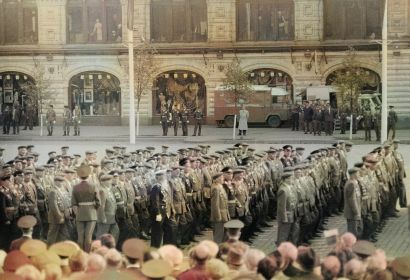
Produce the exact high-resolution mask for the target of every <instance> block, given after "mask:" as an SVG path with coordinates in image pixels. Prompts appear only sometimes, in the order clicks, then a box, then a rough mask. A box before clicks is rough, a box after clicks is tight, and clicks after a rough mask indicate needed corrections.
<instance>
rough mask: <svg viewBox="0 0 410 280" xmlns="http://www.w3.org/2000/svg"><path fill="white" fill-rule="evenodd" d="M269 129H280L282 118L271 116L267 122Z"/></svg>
mask: <svg viewBox="0 0 410 280" xmlns="http://www.w3.org/2000/svg"><path fill="white" fill-rule="evenodd" d="M266 123H267V124H268V126H269V127H274V128H276V127H279V126H280V124H281V121H280V118H279V117H278V116H269V118H268V120H267V121H266Z"/></svg>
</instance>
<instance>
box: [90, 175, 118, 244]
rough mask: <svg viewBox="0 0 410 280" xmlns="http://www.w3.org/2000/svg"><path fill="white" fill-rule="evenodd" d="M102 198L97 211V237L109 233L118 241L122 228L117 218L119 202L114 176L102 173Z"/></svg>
mask: <svg viewBox="0 0 410 280" xmlns="http://www.w3.org/2000/svg"><path fill="white" fill-rule="evenodd" d="M100 182H101V187H100V191H99V193H100V199H101V206H100V208H98V211H97V232H96V237H97V238H99V237H100V236H101V235H103V234H106V233H109V234H111V235H112V236H113V237H114V239H115V241H116V242H117V241H118V237H119V234H120V230H119V228H118V225H117V221H116V220H115V214H116V212H117V202H116V199H115V196H114V193H113V190H112V176H111V175H102V176H101V178H100Z"/></svg>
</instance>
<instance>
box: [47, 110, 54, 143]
mask: <svg viewBox="0 0 410 280" xmlns="http://www.w3.org/2000/svg"><path fill="white" fill-rule="evenodd" d="M46 122H47V131H48V134H47V136H52V135H53V129H54V124H55V123H56V112H55V111H54V108H53V105H50V108H49V109H48V110H47V114H46Z"/></svg>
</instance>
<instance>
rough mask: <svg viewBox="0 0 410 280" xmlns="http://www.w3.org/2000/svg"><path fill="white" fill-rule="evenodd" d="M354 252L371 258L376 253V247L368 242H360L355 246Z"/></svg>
mask: <svg viewBox="0 0 410 280" xmlns="http://www.w3.org/2000/svg"><path fill="white" fill-rule="evenodd" d="M352 250H353V252H354V253H356V254H358V255H360V256H371V255H372V254H373V253H374V252H375V251H376V247H375V246H374V244H373V243H371V242H369V241H367V240H359V241H357V242H356V243H355V244H354V245H353V248H352Z"/></svg>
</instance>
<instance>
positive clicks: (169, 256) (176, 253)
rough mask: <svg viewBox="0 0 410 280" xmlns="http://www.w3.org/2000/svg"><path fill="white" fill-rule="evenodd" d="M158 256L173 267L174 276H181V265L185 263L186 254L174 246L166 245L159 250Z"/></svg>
mask: <svg viewBox="0 0 410 280" xmlns="http://www.w3.org/2000/svg"><path fill="white" fill-rule="evenodd" d="M158 254H159V255H160V256H161V258H162V259H164V260H166V261H167V262H169V264H170V265H171V267H172V270H173V274H176V275H177V274H179V273H180V272H181V265H182V262H183V261H184V254H183V253H182V251H181V250H180V249H178V248H177V247H176V246H174V245H170V244H168V245H164V246H162V247H160V248H159V249H158Z"/></svg>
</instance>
